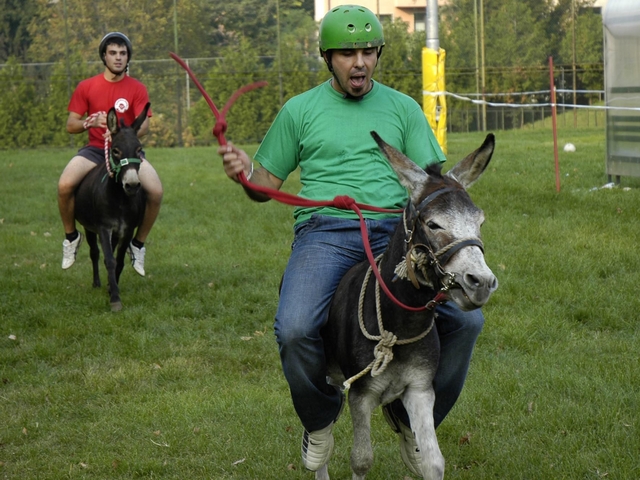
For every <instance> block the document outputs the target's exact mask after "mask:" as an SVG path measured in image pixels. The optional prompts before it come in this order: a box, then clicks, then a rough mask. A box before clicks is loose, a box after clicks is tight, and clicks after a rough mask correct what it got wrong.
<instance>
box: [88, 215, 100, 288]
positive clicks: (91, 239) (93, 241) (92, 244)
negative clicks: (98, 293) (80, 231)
mask: <svg viewBox="0 0 640 480" xmlns="http://www.w3.org/2000/svg"><path fill="white" fill-rule="evenodd" d="M84 233H85V236H86V237H87V243H88V244H89V257H91V264H92V266H93V286H94V287H95V288H98V287H100V285H101V283H100V265H99V263H98V262H99V261H100V248H98V236H97V235H96V234H95V232H90V231H89V230H87V229H86V228H85V230H84Z"/></svg>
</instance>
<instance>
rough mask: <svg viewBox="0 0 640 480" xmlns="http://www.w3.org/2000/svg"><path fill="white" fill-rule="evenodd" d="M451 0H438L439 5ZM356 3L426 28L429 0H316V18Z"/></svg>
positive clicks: (598, 1) (599, 1)
mask: <svg viewBox="0 0 640 480" xmlns="http://www.w3.org/2000/svg"><path fill="white" fill-rule="evenodd" d="M450 1H451V0H438V7H442V6H444V5H447V4H448V3H450ZM354 3H355V4H357V5H362V6H363V7H367V8H368V9H369V10H371V11H372V12H373V13H375V14H376V15H377V16H378V18H379V19H380V20H385V19H387V20H395V19H396V18H401V19H402V20H403V21H404V22H405V23H406V24H407V25H408V26H409V32H424V31H425V29H426V17H427V0H315V20H316V21H317V22H319V21H320V20H322V17H324V15H325V14H326V13H327V12H328V11H329V10H330V9H331V8H334V7H337V6H339V5H349V4H354ZM478 3H479V2H478ZM606 4H607V0H595V2H594V4H593V7H594V8H595V9H596V10H597V11H598V12H600V10H601V9H602V8H603V7H604V6H605V5H606Z"/></svg>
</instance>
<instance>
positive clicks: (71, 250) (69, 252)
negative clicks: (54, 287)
mask: <svg viewBox="0 0 640 480" xmlns="http://www.w3.org/2000/svg"><path fill="white" fill-rule="evenodd" d="M81 243H82V234H81V233H80V232H78V237H77V238H76V239H75V240H74V241H73V242H70V241H69V240H67V239H66V238H65V240H64V242H62V269H63V270H66V269H67V268H69V267H70V266H71V265H73V264H74V263H75V261H76V254H77V253H78V249H79V248H80V244H81Z"/></svg>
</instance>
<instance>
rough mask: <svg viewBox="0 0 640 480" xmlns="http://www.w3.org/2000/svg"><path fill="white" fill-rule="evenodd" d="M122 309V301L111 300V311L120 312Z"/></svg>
mask: <svg viewBox="0 0 640 480" xmlns="http://www.w3.org/2000/svg"><path fill="white" fill-rule="evenodd" d="M120 310H122V302H120V301H118V302H111V311H112V312H119V311H120Z"/></svg>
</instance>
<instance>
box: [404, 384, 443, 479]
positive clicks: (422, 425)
mask: <svg viewBox="0 0 640 480" xmlns="http://www.w3.org/2000/svg"><path fill="white" fill-rule="evenodd" d="M435 399H436V396H435V393H434V391H433V388H431V387H429V388H427V389H426V390H418V389H416V388H413V389H412V388H409V389H407V390H406V391H405V393H404V395H403V397H402V403H403V404H404V407H405V408H406V410H407V413H408V414H409V420H410V421H411V430H413V433H414V434H415V437H416V443H417V444H418V448H419V449H420V456H421V457H422V465H421V467H422V478H423V479H426V480H442V478H444V457H443V456H442V453H441V452H440V447H439V446H438V438H437V437H436V429H435V424H434V421H433V404H434V402H435Z"/></svg>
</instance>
